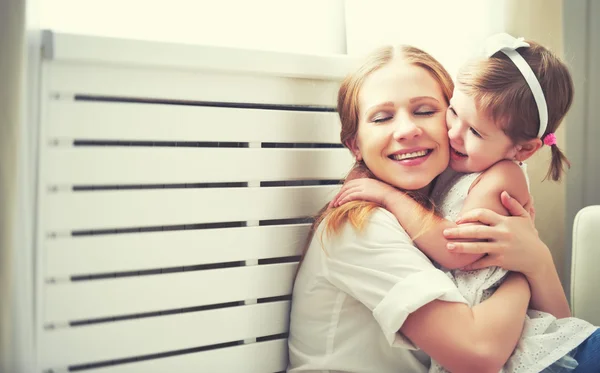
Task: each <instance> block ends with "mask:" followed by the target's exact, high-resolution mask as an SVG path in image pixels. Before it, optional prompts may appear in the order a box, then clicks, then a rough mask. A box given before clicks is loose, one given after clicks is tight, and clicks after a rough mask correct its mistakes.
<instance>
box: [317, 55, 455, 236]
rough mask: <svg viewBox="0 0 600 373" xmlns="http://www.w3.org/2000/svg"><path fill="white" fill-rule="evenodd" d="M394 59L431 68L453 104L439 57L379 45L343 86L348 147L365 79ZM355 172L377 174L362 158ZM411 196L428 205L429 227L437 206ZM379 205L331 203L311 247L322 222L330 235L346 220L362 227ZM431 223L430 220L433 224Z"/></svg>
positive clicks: (344, 134)
mask: <svg viewBox="0 0 600 373" xmlns="http://www.w3.org/2000/svg"><path fill="white" fill-rule="evenodd" d="M394 59H401V60H402V61H405V62H407V63H410V64H413V65H415V66H419V67H422V68H423V69H425V70H427V71H428V72H429V73H430V74H431V76H432V77H433V78H434V79H435V80H436V81H437V82H438V83H439V85H440V87H441V89H442V94H443V96H444V99H445V101H446V104H447V105H448V104H449V102H450V97H452V92H453V90H454V83H453V82H452V78H451V77H450V75H449V74H448V72H447V71H446V69H444V67H443V66H442V65H441V64H440V63H439V62H438V61H437V60H436V59H434V58H433V57H432V56H431V55H429V54H428V53H426V52H424V51H422V50H420V49H418V48H415V47H411V46H406V45H401V46H398V47H392V46H386V47H382V48H379V49H377V50H375V51H374V52H372V53H371V54H370V55H369V56H368V57H367V58H366V60H365V62H364V63H363V64H362V65H361V66H360V67H359V68H358V69H357V70H356V71H354V72H352V73H350V74H348V75H347V76H346V78H345V79H344V80H343V81H342V84H341V86H340V89H339V92H338V101H337V112H338V114H339V117H340V121H341V124H342V129H341V132H340V140H341V142H342V144H344V145H345V146H346V147H348V144H349V143H350V142H351V141H353V140H354V139H356V136H357V133H358V124H359V114H360V108H359V105H358V96H359V93H360V89H361V87H362V85H363V83H364V81H365V79H366V78H367V77H368V76H369V75H370V74H371V73H373V72H374V71H376V70H378V69H380V68H382V67H383V66H385V65H387V64H388V63H390V62H391V61H392V60H394ZM398 89H402V87H399V88H398ZM351 172H354V173H360V174H361V176H363V177H374V176H373V174H372V173H371V172H370V171H369V169H368V168H367V166H366V165H365V164H364V162H362V161H357V162H356V164H355V165H354V167H353V169H352V171H351ZM409 193H410V192H409ZM411 197H413V198H415V200H417V201H418V202H420V203H421V204H422V205H424V206H425V207H427V208H428V210H429V214H428V215H427V216H424V219H425V220H426V222H425V223H424V224H423V226H425V227H427V226H429V225H430V223H431V222H433V220H434V219H435V215H434V209H433V206H431V204H429V200H424V198H422V197H420V196H419V195H417V194H411ZM377 207H379V205H378V204H375V203H372V202H366V201H352V202H349V203H346V204H344V205H342V206H339V207H336V208H331V209H328V208H327V206H326V207H324V208H323V209H322V210H321V211H320V212H319V213H318V215H317V217H316V219H315V221H314V223H313V225H312V229H311V233H310V235H309V237H308V242H307V247H308V244H310V241H311V239H312V236H313V234H314V232H315V229H316V228H317V227H318V226H319V224H320V223H321V222H323V223H324V224H326V226H325V230H324V232H327V233H328V234H332V233H333V234H335V233H338V232H339V231H340V229H341V227H342V226H343V225H344V223H346V222H350V224H351V225H352V226H354V227H355V228H357V229H358V230H361V229H362V228H363V226H364V224H365V222H366V221H367V218H368V217H369V216H370V214H371V213H372V212H373V210H374V209H375V208H377ZM427 222H429V224H428V223H427ZM413 239H414V237H413Z"/></svg>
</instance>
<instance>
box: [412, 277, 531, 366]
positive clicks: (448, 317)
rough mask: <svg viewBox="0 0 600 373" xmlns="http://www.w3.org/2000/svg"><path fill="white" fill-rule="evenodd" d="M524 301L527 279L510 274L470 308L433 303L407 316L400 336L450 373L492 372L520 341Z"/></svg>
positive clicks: (437, 301) (526, 291) (527, 298)
mask: <svg viewBox="0 0 600 373" xmlns="http://www.w3.org/2000/svg"><path fill="white" fill-rule="evenodd" d="M529 296H530V292H529V286H528V284H527V280H526V279H525V277H524V276H523V275H522V274H520V273H516V272H513V273H510V274H509V275H508V277H507V278H506V280H505V281H504V282H503V283H502V285H500V287H499V288H498V290H496V292H495V293H494V294H493V295H492V296H491V297H490V298H488V299H487V300H485V301H483V302H482V303H480V304H478V305H476V306H474V307H473V308H469V307H468V306H466V305H465V304H461V303H451V302H444V301H439V300H436V301H433V302H431V303H428V304H427V305H425V306H423V307H421V308H419V309H418V310H416V311H414V312H413V313H411V314H410V315H409V316H408V318H407V319H406V321H405V322H404V324H403V325H402V327H401V328H400V331H401V332H402V333H403V334H404V335H405V336H406V337H408V338H409V339H410V340H411V341H412V342H413V343H414V344H415V345H417V346H418V347H419V348H421V349H422V350H423V351H425V353H427V354H428V355H429V356H431V357H432V358H433V359H435V360H436V361H438V362H439V363H440V364H441V365H442V366H443V367H445V368H446V369H448V370H450V371H452V372H459V373H460V372H483V373H485V372H493V373H496V372H498V371H500V369H501V368H502V366H503V365H504V364H505V363H506V361H507V360H508V358H509V357H510V355H511V354H512V352H513V350H514V348H515V346H516V345H517V342H518V340H519V338H520V337H521V333H522V330H523V323H524V321H525V316H524V315H525V312H526V311H527V305H528V303H529Z"/></svg>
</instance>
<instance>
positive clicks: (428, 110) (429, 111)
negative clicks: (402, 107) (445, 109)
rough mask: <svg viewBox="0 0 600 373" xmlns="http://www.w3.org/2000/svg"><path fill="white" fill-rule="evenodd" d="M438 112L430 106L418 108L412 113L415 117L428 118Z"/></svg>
mask: <svg viewBox="0 0 600 373" xmlns="http://www.w3.org/2000/svg"><path fill="white" fill-rule="evenodd" d="M437 112H439V110H438V109H437V108H435V107H433V106H430V105H423V106H419V107H418V108H417V109H416V110H415V111H414V112H413V113H414V115H416V116H421V117H429V116H432V115H433V114H435V113H437Z"/></svg>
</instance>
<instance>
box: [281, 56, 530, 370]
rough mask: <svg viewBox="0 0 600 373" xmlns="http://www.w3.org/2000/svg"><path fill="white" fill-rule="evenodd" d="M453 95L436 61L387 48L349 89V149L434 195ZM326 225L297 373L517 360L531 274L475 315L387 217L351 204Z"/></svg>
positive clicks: (345, 92) (384, 177) (308, 267)
mask: <svg viewBox="0 0 600 373" xmlns="http://www.w3.org/2000/svg"><path fill="white" fill-rule="evenodd" d="M452 90H453V85H452V80H451V79H450V77H449V76H448V74H447V72H446V71H445V70H444V69H443V67H442V66H441V65H440V64H439V63H438V62H437V61H436V60H434V59H433V58H432V57H431V56H429V55H428V54H426V53H424V52H422V51H420V50H418V49H416V48H411V47H401V48H398V49H393V48H383V49H380V50H378V51H377V52H375V53H374V54H373V55H371V56H370V58H369V59H368V60H367V61H366V62H365V63H364V64H363V66H361V68H359V69H358V70H357V71H356V72H355V73H354V74H351V75H349V76H348V77H347V78H346V79H345V80H344V82H343V83H342V86H341V88H340V92H339V96H338V112H339V114H340V118H341V122H342V132H341V138H342V142H343V143H344V145H346V146H347V147H348V148H349V149H350V150H351V151H352V153H353V154H354V156H355V158H356V160H357V163H358V164H359V165H360V166H361V167H365V168H366V169H367V170H368V171H369V172H371V173H372V174H373V175H374V176H375V177H376V178H378V179H379V180H381V181H384V182H386V183H388V184H390V185H393V186H395V187H396V188H399V189H403V190H406V191H413V192H412V193H413V195H414V196H415V198H418V199H419V198H420V199H426V196H427V194H428V193H429V191H430V188H431V185H432V181H433V180H434V179H435V178H436V177H437V176H438V175H439V174H440V173H441V172H442V171H443V170H444V169H445V168H446V167H447V165H448V157H449V149H448V138H447V132H446V123H445V113H446V109H447V107H448V102H449V98H450V95H451V92H452ZM390 113H391V114H393V115H389V114H390ZM390 117H391V118H392V119H389V118H390ZM390 121H391V123H390ZM386 122H387V123H386ZM384 123H385V125H383V124H384ZM425 225H426V224H425ZM316 227H317V228H316V231H315V233H314V236H313V237H312V240H311V242H310V245H309V247H308V249H307V252H306V254H305V257H304V259H303V263H302V265H301V267H300V269H299V272H298V276H297V278H296V283H295V287H294V295H293V301H292V313H291V326H290V338H289V352H290V372H301V371H319V372H322V371H329V372H336V371H341V372H378V373H379V372H398V371H400V372H426V371H427V369H428V365H429V361H430V357H431V358H434V359H435V360H436V361H438V362H439V363H440V364H442V365H443V366H444V367H445V368H447V369H449V370H450V371H453V372H498V371H499V370H500V368H501V367H502V365H503V364H504V363H505V362H506V360H507V359H508V357H509V356H510V354H511V352H512V351H513V349H514V347H515V345H516V343H517V340H518V339H519V337H520V334H521V329H522V327H523V321H524V315H525V312H526V310H527V306H528V303H529V300H530V291H529V285H528V283H527V280H526V279H525V277H524V276H523V275H521V274H519V273H513V274H511V275H510V276H509V278H508V279H507V280H506V281H505V282H504V283H503V284H502V286H501V287H500V288H499V289H498V290H497V291H496V293H495V294H494V295H493V296H492V297H491V298H490V299H488V300H487V301H486V302H483V303H481V304H479V305H477V306H474V307H473V308H469V307H468V306H467V304H466V301H465V299H464V298H463V297H462V295H461V294H460V293H459V292H458V289H457V288H456V286H455V285H454V283H453V282H452V281H451V280H450V279H449V278H448V277H446V276H445V275H444V274H443V272H441V271H439V270H438V269H437V268H435V267H434V266H433V264H432V263H431V261H429V259H428V258H427V257H426V256H425V255H424V254H422V253H421V252H420V251H419V250H418V249H417V248H416V247H414V246H413V244H412V240H411V238H410V237H408V235H407V234H406V233H405V232H404V230H403V229H402V227H401V226H400V225H399V224H398V222H397V220H396V218H395V217H394V216H393V215H392V214H390V213H389V212H387V211H386V210H383V209H381V208H377V206H376V205H373V204H369V203H365V202H351V203H348V204H346V205H344V206H341V207H339V208H336V209H329V210H326V211H325V212H324V213H323V214H322V216H321V217H320V218H319V219H318V220H317V224H316ZM425 228H426V227H425ZM415 346H419V348H420V349H421V350H422V351H419V350H417V349H416V348H415Z"/></svg>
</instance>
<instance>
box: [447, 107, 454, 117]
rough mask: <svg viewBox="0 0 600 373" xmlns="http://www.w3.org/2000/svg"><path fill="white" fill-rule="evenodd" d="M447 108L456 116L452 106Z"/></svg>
mask: <svg viewBox="0 0 600 373" xmlns="http://www.w3.org/2000/svg"><path fill="white" fill-rule="evenodd" d="M448 110H450V112H451V113H452V115H454V116H456V111H454V108H453V107H452V106H448Z"/></svg>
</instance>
